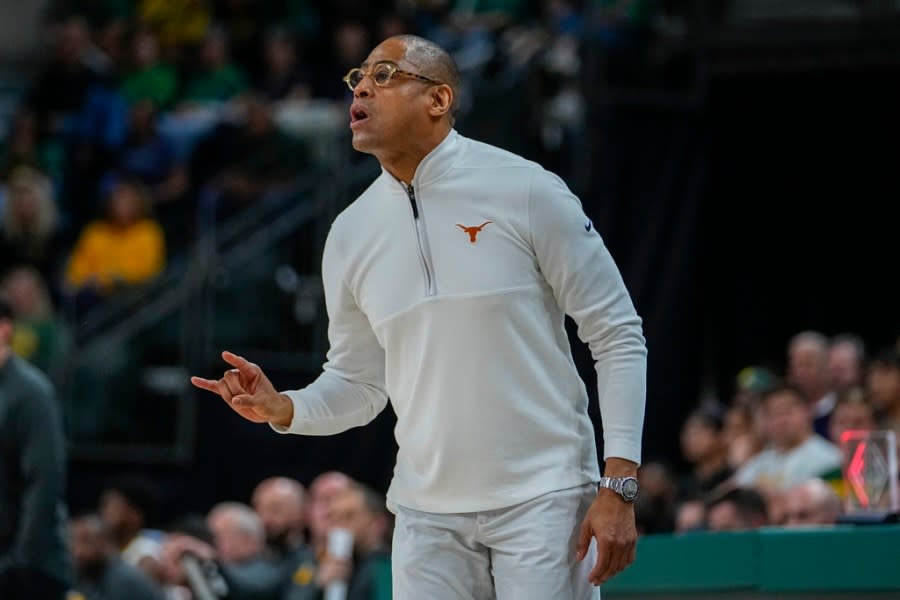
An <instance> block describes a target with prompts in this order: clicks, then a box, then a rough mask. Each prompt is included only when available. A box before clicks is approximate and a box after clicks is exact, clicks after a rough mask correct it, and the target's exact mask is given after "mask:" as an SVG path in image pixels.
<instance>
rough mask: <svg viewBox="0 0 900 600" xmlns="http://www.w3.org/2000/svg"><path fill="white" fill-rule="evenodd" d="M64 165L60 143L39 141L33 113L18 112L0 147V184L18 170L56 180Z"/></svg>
mask: <svg viewBox="0 0 900 600" xmlns="http://www.w3.org/2000/svg"><path fill="white" fill-rule="evenodd" d="M64 163H65V152H64V149H63V143H62V141H61V140H59V139H55V138H52V137H48V138H44V139H42V138H41V137H40V136H39V132H38V123H37V119H36V116H35V114H34V111H33V110H31V109H30V108H27V107H22V108H20V109H19V110H18V111H17V112H16V114H15V116H14V117H13V120H12V123H11V124H10V128H9V134H8V135H7V137H6V139H5V140H3V143H2V144H0V180H3V181H5V180H7V179H9V177H10V176H11V175H12V174H13V173H14V172H15V171H16V170H17V169H18V168H19V167H31V168H33V169H36V170H38V171H42V172H45V173H47V174H48V175H49V176H50V177H51V178H52V179H54V180H59V178H60V177H61V176H62V172H63V165H64Z"/></svg>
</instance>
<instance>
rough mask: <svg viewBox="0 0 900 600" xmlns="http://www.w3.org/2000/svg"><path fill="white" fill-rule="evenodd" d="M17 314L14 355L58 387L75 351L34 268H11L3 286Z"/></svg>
mask: <svg viewBox="0 0 900 600" xmlns="http://www.w3.org/2000/svg"><path fill="white" fill-rule="evenodd" d="M0 293H3V294H5V295H6V298H7V300H8V301H9V304H10V306H11V307H12V310H13V313H14V314H15V331H14V332H13V339H12V348H13V352H15V353H16V354H18V355H19V356H20V357H22V358H24V359H25V360H27V361H28V362H30V363H31V364H33V365H34V366H36V367H37V368H39V369H40V370H42V371H43V372H44V373H46V374H47V376H49V377H50V379H51V380H52V381H53V382H54V383H55V384H56V385H57V387H59V386H60V385H61V384H62V382H63V378H64V373H65V368H66V362H67V360H68V358H69V352H70V351H71V349H72V339H71V334H70V332H69V329H68V325H67V324H66V322H65V321H64V320H63V319H62V318H60V317H59V316H58V315H57V314H56V310H55V308H54V306H53V303H52V301H51V299H50V294H49V292H48V291H47V285H46V283H45V282H44V279H43V277H41V274H40V273H39V272H38V271H37V269H34V268H33V267H17V268H14V269H12V270H11V271H10V272H9V273H8V274H7V275H6V277H4V278H3V280H2V284H0Z"/></svg>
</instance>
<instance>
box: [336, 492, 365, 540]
mask: <svg viewBox="0 0 900 600" xmlns="http://www.w3.org/2000/svg"><path fill="white" fill-rule="evenodd" d="M372 521H373V515H372V513H370V512H369V511H368V510H367V509H366V504H365V501H364V500H363V495H362V493H360V492H359V491H357V490H344V491H343V492H341V493H340V494H338V495H337V496H336V497H335V499H334V502H332V504H331V523H332V525H334V526H335V527H341V528H343V529H347V530H349V531H352V532H353V539H354V541H355V542H356V543H358V542H359V541H360V540H363V539H365V538H366V537H368V536H369V532H370V528H371V526H372Z"/></svg>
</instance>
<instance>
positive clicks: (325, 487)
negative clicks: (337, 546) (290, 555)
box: [306, 471, 353, 556]
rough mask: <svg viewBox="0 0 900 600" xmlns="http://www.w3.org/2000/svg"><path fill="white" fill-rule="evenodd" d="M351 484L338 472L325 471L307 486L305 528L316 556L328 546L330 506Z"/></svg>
mask: <svg viewBox="0 0 900 600" xmlns="http://www.w3.org/2000/svg"><path fill="white" fill-rule="evenodd" d="M352 484H353V480H352V479H350V478H349V477H347V476H346V475H345V474H343V473H341V472H339V471H326V472H325V473H322V474H320V475H318V476H317V477H316V478H315V479H313V480H312V483H310V484H309V502H308V503H307V513H306V526H307V528H308V529H309V544H310V546H311V547H312V549H313V552H314V554H315V555H316V556H321V555H322V554H323V553H324V552H325V549H326V547H327V545H328V531H329V530H330V529H331V528H332V527H333V522H332V511H331V505H332V503H333V502H334V499H335V498H336V497H337V496H338V495H339V494H340V493H341V492H342V491H344V490H346V489H348V488H350V487H351V486H352Z"/></svg>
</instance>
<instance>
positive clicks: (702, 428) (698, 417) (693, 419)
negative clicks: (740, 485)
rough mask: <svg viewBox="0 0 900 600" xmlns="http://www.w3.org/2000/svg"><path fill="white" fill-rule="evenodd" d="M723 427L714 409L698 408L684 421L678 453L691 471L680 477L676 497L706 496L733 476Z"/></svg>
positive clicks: (717, 409) (718, 412) (709, 407)
mask: <svg viewBox="0 0 900 600" xmlns="http://www.w3.org/2000/svg"><path fill="white" fill-rule="evenodd" d="M723 425H724V422H723V418H722V411H721V410H720V409H719V408H718V407H716V406H704V407H702V408H699V409H697V410H695V411H694V412H693V413H691V414H690V415H689V416H688V418H687V420H686V421H685V422H684V426H683V428H682V430H681V453H682V456H683V457H684V459H685V460H686V461H687V462H688V463H689V464H690V465H691V471H690V472H689V473H688V474H687V475H685V476H684V477H683V478H682V481H681V485H680V486H679V493H678V496H679V498H686V497H690V496H704V495H706V494H709V493H710V492H712V491H713V490H715V489H716V487H718V486H719V485H721V484H722V483H724V482H725V481H727V480H728V479H729V478H730V477H731V475H732V474H733V473H734V470H733V469H732V468H731V467H730V466H729V464H728V447H727V446H726V445H725V441H724V439H723V435H722V430H723Z"/></svg>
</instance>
